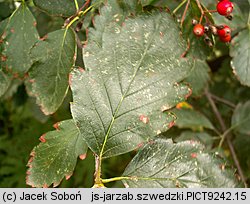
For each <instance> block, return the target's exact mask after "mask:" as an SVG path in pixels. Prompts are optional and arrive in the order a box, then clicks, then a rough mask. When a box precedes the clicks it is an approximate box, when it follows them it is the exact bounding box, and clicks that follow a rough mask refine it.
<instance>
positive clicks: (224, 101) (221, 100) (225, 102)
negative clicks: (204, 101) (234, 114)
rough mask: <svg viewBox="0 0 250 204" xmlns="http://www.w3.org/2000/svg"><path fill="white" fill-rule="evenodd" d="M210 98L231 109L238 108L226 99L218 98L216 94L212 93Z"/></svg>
mask: <svg viewBox="0 0 250 204" xmlns="http://www.w3.org/2000/svg"><path fill="white" fill-rule="evenodd" d="M210 96H211V97H212V98H213V99H214V100H216V101H218V102H221V103H224V104H225V105H227V106H229V107H231V108H236V105H235V104H234V103H232V102H231V101H228V100H226V99H224V98H220V97H218V96H216V95H214V94H212V93H210Z"/></svg>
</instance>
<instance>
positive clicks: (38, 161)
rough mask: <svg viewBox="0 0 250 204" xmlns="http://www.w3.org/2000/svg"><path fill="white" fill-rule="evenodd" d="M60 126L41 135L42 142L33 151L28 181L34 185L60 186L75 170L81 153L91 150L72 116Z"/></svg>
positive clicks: (29, 164) (29, 163)
mask: <svg viewBox="0 0 250 204" xmlns="http://www.w3.org/2000/svg"><path fill="white" fill-rule="evenodd" d="M56 128H57V130H54V131H51V132H48V133H46V134H45V135H43V136H41V137H40V141H41V143H40V144H39V145H38V146H37V147H35V148H34V149H33V151H32V152H31V158H30V160H29V162H28V167H29V169H28V171H27V180H26V183H27V184H28V185H31V186H32V187H48V186H50V185H51V184H53V186H54V187H55V186H58V185H59V184H60V183H61V181H62V179H63V178H64V177H66V179H68V178H69V177H70V176H71V175H72V174H73V171H74V168H75V165H76V162H77V157H78V156H80V155H85V154H86V152H87V149H88V148H87V145H86V143H85V141H84V139H83V137H82V136H81V134H80V133H79V130H78V128H77V127H76V126H75V123H74V121H73V120H72V119H71V120H65V121H62V122H60V123H59V124H58V125H57V127H56Z"/></svg>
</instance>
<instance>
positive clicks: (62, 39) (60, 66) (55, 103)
mask: <svg viewBox="0 0 250 204" xmlns="http://www.w3.org/2000/svg"><path fill="white" fill-rule="evenodd" d="M75 50H76V42H75V35H74V32H73V31H72V30H71V29H69V30H68V31H66V30H57V31H54V32H52V33H50V34H49V35H48V37H47V38H46V39H45V40H41V41H39V42H38V43H37V44H36V45H35V46H34V47H33V49H32V50H31V57H32V59H33V62H34V63H33V66H32V68H31V70H30V71H29V76H30V77H29V81H28V82H27V84H28V86H27V87H28V89H29V91H30V92H31V94H32V95H34V96H35V97H36V99H37V103H38V105H40V106H41V109H42V111H43V112H44V113H45V114H46V115H49V114H52V113H54V112H55V111H56V110H57V109H58V108H59V106H60V105H61V103H62V102H63V99H64V98H65V95H66V93H67V91H68V79H69V73H70V70H71V68H72V67H73V65H74V62H75V59H74V56H75V52H76V51H75Z"/></svg>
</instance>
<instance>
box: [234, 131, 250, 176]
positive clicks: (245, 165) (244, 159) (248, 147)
mask: <svg viewBox="0 0 250 204" xmlns="http://www.w3.org/2000/svg"><path fill="white" fill-rule="evenodd" d="M233 145H234V148H235V151H236V153H237V157H238V158H239V162H240V167H241V168H242V170H243V171H244V175H245V176H246V178H250V171H249V169H250V157H249V152H250V137H249V136H247V135H241V134H237V135H236V137H235V139H234V141H233Z"/></svg>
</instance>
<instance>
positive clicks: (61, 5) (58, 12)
mask: <svg viewBox="0 0 250 204" xmlns="http://www.w3.org/2000/svg"><path fill="white" fill-rule="evenodd" d="M77 2H78V4H79V7H81V6H82V5H83V4H84V3H85V0H77ZM34 4H35V6H37V7H38V8H40V9H41V10H43V11H45V12H47V13H48V14H50V15H55V16H66V17H67V16H71V15H73V14H75V13H76V6H75V3H74V0H56V1H55V0H34Z"/></svg>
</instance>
